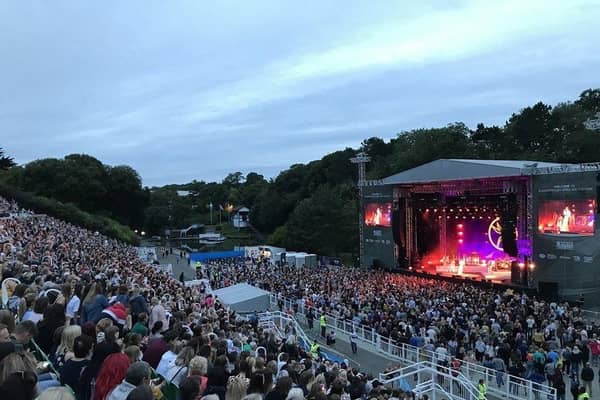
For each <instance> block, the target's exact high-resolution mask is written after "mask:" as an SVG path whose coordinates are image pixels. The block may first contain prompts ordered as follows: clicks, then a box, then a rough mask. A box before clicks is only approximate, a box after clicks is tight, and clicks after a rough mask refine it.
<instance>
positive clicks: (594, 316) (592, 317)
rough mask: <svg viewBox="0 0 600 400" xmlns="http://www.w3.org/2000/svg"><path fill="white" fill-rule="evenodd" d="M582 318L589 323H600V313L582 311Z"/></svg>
mask: <svg viewBox="0 0 600 400" xmlns="http://www.w3.org/2000/svg"><path fill="white" fill-rule="evenodd" d="M581 316H582V317H583V318H584V319H585V320H587V321H593V322H596V323H598V322H600V311H592V310H581Z"/></svg>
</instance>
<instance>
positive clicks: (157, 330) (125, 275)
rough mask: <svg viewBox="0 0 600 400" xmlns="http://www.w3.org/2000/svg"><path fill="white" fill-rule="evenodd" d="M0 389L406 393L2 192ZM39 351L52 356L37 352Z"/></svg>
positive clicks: (111, 394) (8, 394)
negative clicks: (25, 207) (29, 209)
mask: <svg viewBox="0 0 600 400" xmlns="http://www.w3.org/2000/svg"><path fill="white" fill-rule="evenodd" d="M0 215H1V216H2V217H0V267H1V268H0V271H1V273H2V287H3V292H4V294H5V297H6V301H5V302H3V304H4V305H5V308H4V309H3V310H0V398H2V399H4V398H7V399H11V400H21V399H23V400H30V399H33V398H39V399H65V400H67V399H68V400H70V399H77V400H88V399H94V400H104V399H109V400H137V399H144V400H151V399H162V398H167V399H175V398H177V399H181V400H194V399H199V398H203V399H206V400H211V399H213V400H214V399H218V400H225V399H227V400H229V399H232V400H240V399H249V400H254V399H263V398H264V399H269V400H277V399H304V398H307V399H311V400H325V399H330V400H336V399H342V398H343V399H356V398H362V397H363V396H366V395H367V394H369V396H370V397H372V398H380V399H384V398H388V397H390V396H394V397H396V398H401V397H404V396H405V395H407V394H406V393H402V392H400V391H398V390H392V389H390V388H386V387H384V386H383V385H380V384H379V382H377V381H376V380H373V379H372V377H369V376H366V375H363V374H361V373H359V372H358V371H356V370H354V369H352V368H350V367H349V366H348V365H346V363H341V364H337V363H333V362H328V361H325V360H323V359H322V358H321V357H320V354H319V351H318V349H314V348H313V349H311V350H312V352H307V351H306V349H304V348H301V347H300V346H299V345H298V341H297V339H296V333H295V332H294V330H293V329H292V328H289V329H287V330H286V334H285V335H282V336H281V337H280V336H278V332H277V331H271V330H265V329H263V328H261V327H260V326H259V324H258V321H257V319H256V318H252V317H251V318H250V319H244V318H238V317H237V316H236V315H235V313H232V312H230V311H229V310H227V309H226V308H225V307H224V306H223V305H222V304H221V303H220V302H219V301H218V300H215V299H213V297H212V295H211V294H209V293H207V292H208V291H207V288H206V287H203V286H199V287H194V288H187V287H185V286H184V285H182V284H181V283H180V282H179V281H177V280H174V279H171V278H170V277H169V276H167V275H165V274H163V273H161V272H158V271H157V270H155V269H154V268H153V267H152V265H149V264H147V263H145V262H143V261H141V260H139V259H138V257H137V254H136V251H135V249H133V248H131V247H129V246H126V245H124V244H122V243H119V242H117V241H114V240H112V239H109V238H107V237H104V236H102V235H100V234H98V233H96V232H90V231H87V230H84V229H81V228H78V227H75V226H73V225H70V224H68V223H65V222H62V221H59V220H57V219H54V218H50V217H48V216H44V215H35V214H33V213H29V212H26V211H24V210H20V209H19V208H18V207H17V205H16V204H14V203H11V202H8V201H5V200H3V199H0ZM44 357H47V359H46V358H44Z"/></svg>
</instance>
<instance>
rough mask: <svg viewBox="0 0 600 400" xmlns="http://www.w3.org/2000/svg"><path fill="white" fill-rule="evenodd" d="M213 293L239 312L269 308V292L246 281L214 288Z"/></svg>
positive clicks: (244, 312)
mask: <svg viewBox="0 0 600 400" xmlns="http://www.w3.org/2000/svg"><path fill="white" fill-rule="evenodd" d="M213 295H214V296H217V298H218V299H219V300H220V301H221V303H223V304H224V305H226V306H227V307H230V308H231V309H232V310H234V311H235V312H237V313H239V314H247V313H252V312H254V311H257V312H262V311H267V310H268V309H269V292H267V291H266V290H262V289H259V288H257V287H256V286H252V285H249V284H247V283H239V284H237V285H233V286H228V287H225V288H222V289H218V290H215V291H213Z"/></svg>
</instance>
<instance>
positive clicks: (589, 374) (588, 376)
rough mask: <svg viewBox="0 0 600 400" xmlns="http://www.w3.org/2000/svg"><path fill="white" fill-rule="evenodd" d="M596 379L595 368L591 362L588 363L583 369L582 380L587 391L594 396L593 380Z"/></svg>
mask: <svg viewBox="0 0 600 400" xmlns="http://www.w3.org/2000/svg"><path fill="white" fill-rule="evenodd" d="M593 381H594V370H593V369H592V367H591V366H590V363H589V362H588V363H586V364H585V365H584V367H583V368H582V369H581V382H582V383H583V387H584V388H585V389H586V392H587V393H588V394H589V395H590V396H592V382H593Z"/></svg>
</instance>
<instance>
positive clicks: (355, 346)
mask: <svg viewBox="0 0 600 400" xmlns="http://www.w3.org/2000/svg"><path fill="white" fill-rule="evenodd" d="M350 347H351V348H352V354H356V352H357V350H358V335H357V334H356V331H354V330H353V331H352V334H351V335H350Z"/></svg>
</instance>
